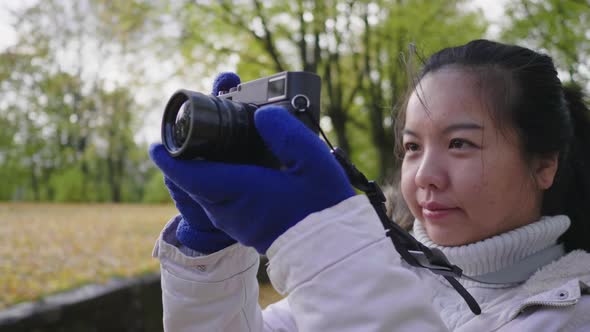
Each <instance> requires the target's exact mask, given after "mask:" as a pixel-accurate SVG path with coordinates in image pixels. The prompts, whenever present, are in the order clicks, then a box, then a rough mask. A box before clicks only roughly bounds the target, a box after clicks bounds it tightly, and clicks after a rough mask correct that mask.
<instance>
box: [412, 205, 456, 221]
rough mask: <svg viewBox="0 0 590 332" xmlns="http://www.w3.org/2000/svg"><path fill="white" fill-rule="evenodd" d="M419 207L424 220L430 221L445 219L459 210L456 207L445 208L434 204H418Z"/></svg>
mask: <svg viewBox="0 0 590 332" xmlns="http://www.w3.org/2000/svg"><path fill="white" fill-rule="evenodd" d="M420 206H421V207H422V215H423V216H424V218H428V219H431V220H433V219H443V218H445V217H447V216H448V215H449V214H451V213H453V212H456V211H458V210H459V208H457V207H447V206H445V205H443V204H439V203H434V202H430V203H424V204H420Z"/></svg>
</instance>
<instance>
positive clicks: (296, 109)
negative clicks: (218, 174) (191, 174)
mask: <svg viewBox="0 0 590 332" xmlns="http://www.w3.org/2000/svg"><path fill="white" fill-rule="evenodd" d="M320 95H321V79H320V77H319V76H318V75H316V74H313V73H309V72H289V71H286V72H281V73H278V74H274V75H271V76H267V77H263V78H259V79H256V80H253V81H249V82H245V83H241V84H239V85H238V86H236V87H234V88H232V89H230V91H223V92H221V91H220V93H219V95H218V96H211V95H205V94H202V93H199V92H195V91H190V90H178V91H176V92H175V93H174V94H173V95H172V97H171V98H170V99H169V101H168V103H167V105H166V108H165V110H164V116H163V119H162V142H163V144H164V146H165V147H166V149H167V151H168V152H169V153H170V154H171V155H172V156H173V157H177V158H181V159H197V158H202V159H206V160H212V161H221V162H230V163H245V164H256V165H262V166H268V167H273V168H276V167H278V166H279V165H278V164H277V161H276V159H275V158H274V157H273V156H272V154H271V153H270V151H269V150H268V149H267V148H266V147H265V144H264V142H263V141H262V139H261V138H260V136H259V135H258V132H257V130H256V127H255V125H254V114H255V113H256V111H257V110H258V109H259V108H260V107H262V106H266V105H276V106H281V107H283V108H285V109H286V110H287V111H288V112H289V113H290V114H292V115H293V116H295V117H296V118H297V119H299V120H300V121H301V122H303V123H304V124H305V125H306V126H307V127H308V128H310V130H312V131H314V132H315V133H318V127H317V124H318V123H319V115H320Z"/></svg>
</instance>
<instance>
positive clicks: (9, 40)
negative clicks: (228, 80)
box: [0, 0, 508, 142]
mask: <svg viewBox="0 0 590 332" xmlns="http://www.w3.org/2000/svg"><path fill="white" fill-rule="evenodd" d="M507 1H508V0H472V1H471V2H470V3H469V5H468V6H470V7H473V8H481V9H482V10H483V13H484V15H485V16H486V17H487V19H488V20H489V21H490V22H491V26H490V29H489V30H488V35H487V37H488V38H492V39H493V38H494V37H496V36H497V33H498V31H499V23H501V21H502V13H503V7H504V5H505V4H506V2H507ZM34 2H35V1H34V0H0V52H1V51H2V50H3V49H5V48H6V47H9V46H11V45H13V44H14V43H15V42H16V35H15V32H14V29H13V28H12V27H11V25H12V24H14V22H13V17H12V16H11V15H10V10H15V9H19V8H23V7H26V6H28V5H30V4H32V3H34ZM88 61H89V63H90V62H93V60H92V59H89V60H88ZM94 62H96V61H94ZM152 68H154V70H153V71H154V72H153V73H147V75H148V76H152V75H153V76H152V77H157V76H158V75H162V73H161V71H162V68H163V66H162V64H156V65H154V66H152ZM228 70H231V69H228ZM109 72H112V73H113V77H114V76H116V73H117V72H119V69H118V68H111V69H110V71H109ZM117 79H120V78H117ZM208 80H210V81H211V82H204V86H211V84H212V80H213V78H205V79H204V80H202V81H208ZM187 84H190V83H188V82H182V81H173V80H172V81H170V82H168V83H167V84H166V86H165V87H164V88H162V89H161V90H160V91H158V93H161V92H162V91H165V92H170V93H172V92H173V91H174V90H176V89H177V88H176V87H182V86H187ZM150 94H153V91H152V92H149V91H145V92H143V93H138V94H137V98H139V99H140V100H139V102H140V103H141V101H142V100H141V99H146V98H148V97H149V95H150ZM164 95H166V93H164ZM165 99H166V98H162V105H161V106H162V108H163V106H164V104H165V102H166V100H165ZM161 113H162V110H161V109H156V110H153V111H152V112H149V114H147V116H146V120H145V121H144V125H143V126H142V129H141V130H140V131H139V132H138V133H137V134H136V136H135V139H136V141H138V142H141V141H143V142H155V141H159V138H160V118H161Z"/></svg>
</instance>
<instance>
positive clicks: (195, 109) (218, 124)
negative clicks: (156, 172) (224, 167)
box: [162, 90, 265, 163]
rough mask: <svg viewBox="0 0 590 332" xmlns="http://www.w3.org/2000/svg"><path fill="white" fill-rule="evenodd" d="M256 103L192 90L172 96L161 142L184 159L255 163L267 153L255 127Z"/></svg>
mask: <svg viewBox="0 0 590 332" xmlns="http://www.w3.org/2000/svg"><path fill="white" fill-rule="evenodd" d="M256 109H257V106H256V105H252V104H245V103H239V102H233V101H231V100H229V99H223V98H219V97H215V96H210V95H205V94H202V93H199V92H195V91H190V90H179V91H177V92H176V93H174V94H173V95H172V97H171V98H170V100H169V101H168V104H167V105H166V108H165V110H164V116H163V119H162V142H163V144H164V146H165V147H166V150H168V152H169V153H170V154H171V155H172V156H173V157H177V158H181V159H196V158H203V159H207V160H212V161H224V162H235V163H254V162H256V161H257V160H260V158H261V157H262V155H263V154H264V150H265V149H264V143H263V142H262V140H261V138H260V136H259V135H258V132H257V131H256V128H255V126H254V112H255V111H256Z"/></svg>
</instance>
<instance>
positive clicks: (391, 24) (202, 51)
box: [170, 0, 485, 178]
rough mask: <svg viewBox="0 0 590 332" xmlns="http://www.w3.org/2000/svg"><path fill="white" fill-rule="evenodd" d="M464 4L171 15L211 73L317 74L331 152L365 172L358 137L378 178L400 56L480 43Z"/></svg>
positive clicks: (199, 8)
mask: <svg viewBox="0 0 590 332" xmlns="http://www.w3.org/2000/svg"><path fill="white" fill-rule="evenodd" d="M463 2H464V1H442V0H436V1H424V0H423V1H387V0H382V1H337V0H332V1H319V0H298V1H293V2H290V3H285V2H284V1H271V0H269V1H259V0H252V1H218V2H211V1H185V2H181V5H180V6H178V7H174V6H171V7H170V8H171V10H172V11H173V14H172V15H173V16H174V17H176V18H177V19H178V22H180V24H181V33H180V35H179V38H178V39H177V42H178V44H177V46H176V47H178V48H179V49H181V50H182V52H183V55H184V56H185V59H186V60H187V61H188V62H189V63H195V62H200V63H203V62H205V63H211V66H210V67H211V68H214V70H216V69H217V68H218V66H215V64H217V65H218V64H219V63H224V62H231V61H234V62H235V63H236V65H237V71H238V73H239V74H240V75H241V76H242V78H243V79H244V80H249V79H254V78H258V77H260V76H263V75H268V74H271V73H274V72H278V71H283V70H305V71H311V72H316V73H318V74H320V75H321V76H322V78H323V83H324V84H323V88H322V89H323V98H322V100H323V102H322V110H323V111H324V113H325V114H326V115H327V117H328V118H329V119H330V122H331V125H332V127H333V135H334V136H335V137H336V141H337V144H338V145H339V146H340V147H341V148H344V149H345V150H346V151H348V152H349V153H351V154H352V157H353V159H355V161H356V162H357V163H359V161H360V163H361V164H362V163H363V160H359V158H355V156H356V155H357V153H356V151H357V149H355V147H357V148H358V147H359V146H363V145H365V146H366V145H367V143H366V142H365V140H366V139H365V138H364V137H361V138H358V136H359V135H358V134H359V133H360V136H365V137H368V138H369V141H370V143H369V150H371V148H373V149H377V153H376V156H377V159H378V162H377V165H378V167H377V170H375V171H372V172H369V173H371V174H374V175H378V176H380V177H381V178H384V177H385V176H387V175H389V174H390V173H391V171H392V168H393V167H394V163H393V158H392V146H393V143H392V138H391V137H392V135H391V126H392V114H391V109H392V108H393V106H394V105H396V104H400V101H401V100H402V99H403V96H404V92H403V91H405V88H406V86H407V84H406V82H405V81H406V79H407V75H406V70H405V68H404V67H403V66H400V57H399V56H400V54H402V53H404V52H405V51H406V50H407V45H408V44H409V43H410V42H417V43H418V44H420V45H425V46H426V47H425V49H426V50H432V49H433V48H438V47H440V46H443V45H444V46H448V45H450V44H454V43H459V42H464V41H467V40H469V39H473V38H477V37H480V36H481V35H482V34H483V32H484V29H485V24H484V23H482V22H483V20H482V18H481V15H478V14H475V13H470V12H466V11H464V10H462V8H461V6H462V4H463ZM204 32H205V33H204ZM170 47H173V46H170ZM236 56H238V58H237V59H236ZM395 110H396V109H394V112H395ZM367 131H368V132H369V135H367ZM366 150H367V149H364V148H363V149H358V151H359V154H362V153H364V151H366ZM360 159H363V158H360ZM367 164H372V166H373V167H371V168H373V169H375V166H374V165H375V163H374V162H367Z"/></svg>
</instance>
